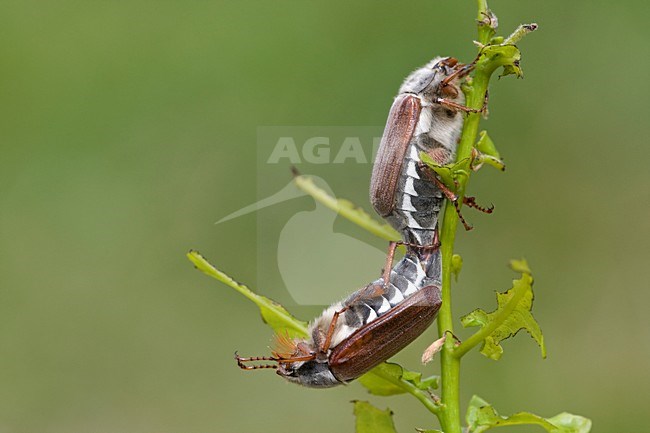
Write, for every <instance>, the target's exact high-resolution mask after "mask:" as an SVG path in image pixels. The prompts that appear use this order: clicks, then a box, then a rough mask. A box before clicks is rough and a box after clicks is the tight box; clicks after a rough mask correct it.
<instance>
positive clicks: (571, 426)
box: [548, 412, 591, 433]
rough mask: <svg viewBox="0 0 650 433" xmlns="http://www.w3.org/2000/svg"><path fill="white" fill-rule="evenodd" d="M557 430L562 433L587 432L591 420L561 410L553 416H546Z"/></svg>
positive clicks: (589, 428)
mask: <svg viewBox="0 0 650 433" xmlns="http://www.w3.org/2000/svg"><path fill="white" fill-rule="evenodd" d="M548 421H550V422H551V424H553V425H554V426H556V427H558V429H559V430H558V431H560V432H562V433H589V431H590V430H591V420H590V419H589V418H585V417H582V416H580V415H573V414H571V413H567V412H562V413H560V414H557V415H555V416H554V417H553V418H548Z"/></svg>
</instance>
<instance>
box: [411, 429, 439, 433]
mask: <svg viewBox="0 0 650 433" xmlns="http://www.w3.org/2000/svg"><path fill="white" fill-rule="evenodd" d="M415 431H416V432H418V433H444V432H443V431H442V430H435V429H434V430H423V429H421V428H416V429H415Z"/></svg>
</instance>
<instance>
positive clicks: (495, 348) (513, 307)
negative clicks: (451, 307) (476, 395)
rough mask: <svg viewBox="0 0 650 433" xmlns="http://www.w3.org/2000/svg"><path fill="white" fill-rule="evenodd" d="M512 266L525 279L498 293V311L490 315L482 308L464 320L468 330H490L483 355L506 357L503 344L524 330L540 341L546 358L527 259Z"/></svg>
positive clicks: (496, 358) (462, 319)
mask: <svg viewBox="0 0 650 433" xmlns="http://www.w3.org/2000/svg"><path fill="white" fill-rule="evenodd" d="M511 267H512V268H513V270H516V271H518V272H520V273H521V278H520V279H518V280H514V281H513V285H512V288H511V289H510V290H508V291H507V292H504V293H497V309H496V310H495V311H493V312H491V313H486V312H485V311H483V310H482V309H480V308H479V309H477V310H474V311H472V312H471V313H469V314H468V315H466V316H463V317H462V318H461V323H462V324H463V326H465V327H469V326H480V327H481V328H485V329H489V330H490V332H489V334H488V335H487V336H486V337H485V339H484V340H483V346H482V347H481V353H482V354H483V355H485V356H487V357H488V358H491V359H494V360H498V359H499V358H501V355H502V354H503V348H502V347H501V345H500V343H501V341H502V340H505V339H506V338H509V337H513V336H514V335H515V334H517V332H519V331H520V330H522V329H524V330H526V331H527V332H528V333H529V334H530V336H531V337H533V338H534V339H535V341H537V344H538V345H539V347H540V349H541V352H542V357H544V358H545V357H546V346H545V345H544V336H543V335H542V330H541V329H540V328H539V324H538V323H537V321H536V320H535V318H534V317H533V315H532V313H531V309H532V307H533V297H534V296H533V287H532V285H533V277H532V275H531V273H530V269H529V268H528V263H526V261H525V260H521V261H512V262H511Z"/></svg>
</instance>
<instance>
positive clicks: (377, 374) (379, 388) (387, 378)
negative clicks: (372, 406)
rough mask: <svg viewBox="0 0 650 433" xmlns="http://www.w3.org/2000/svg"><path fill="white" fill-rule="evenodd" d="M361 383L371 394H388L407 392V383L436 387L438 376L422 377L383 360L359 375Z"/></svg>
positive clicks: (419, 387)
mask: <svg viewBox="0 0 650 433" xmlns="http://www.w3.org/2000/svg"><path fill="white" fill-rule="evenodd" d="M358 380H359V382H360V383H361V385H363V386H364V387H366V388H367V389H368V392H369V393H370V394H373V395H381V396H389V395H398V394H404V393H406V392H409V390H408V385H405V384H404V383H403V382H406V383H407V384H411V385H413V386H415V387H416V388H417V389H421V390H429V389H436V388H438V384H439V381H440V378H439V377H438V376H431V377H427V378H424V379H423V378H422V373H418V372H415V371H409V370H405V369H404V368H402V366H400V365H399V364H394V363H391V362H384V363H382V364H379V365H378V366H377V367H375V368H373V369H372V370H370V371H369V372H368V373H366V374H364V375H363V376H361V377H360V378H359V379H358Z"/></svg>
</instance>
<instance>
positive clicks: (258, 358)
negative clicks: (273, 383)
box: [235, 352, 278, 370]
mask: <svg viewBox="0 0 650 433" xmlns="http://www.w3.org/2000/svg"><path fill="white" fill-rule="evenodd" d="M235 360H236V361H237V365H238V366H239V368H241V369H242V370H258V369H260V368H275V369H277V368H278V366H277V365H273V364H262V365H246V364H244V363H245V362H253V361H276V362H277V358H273V357H270V356H254V357H251V358H242V357H241V356H239V354H238V353H237V352H235Z"/></svg>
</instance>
